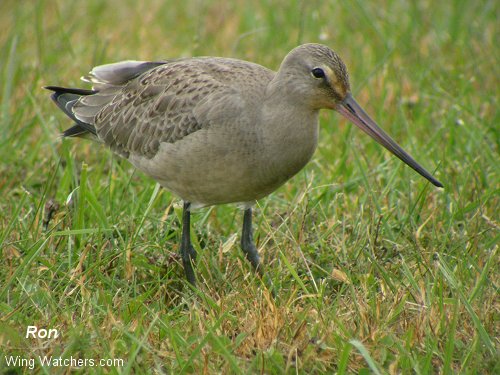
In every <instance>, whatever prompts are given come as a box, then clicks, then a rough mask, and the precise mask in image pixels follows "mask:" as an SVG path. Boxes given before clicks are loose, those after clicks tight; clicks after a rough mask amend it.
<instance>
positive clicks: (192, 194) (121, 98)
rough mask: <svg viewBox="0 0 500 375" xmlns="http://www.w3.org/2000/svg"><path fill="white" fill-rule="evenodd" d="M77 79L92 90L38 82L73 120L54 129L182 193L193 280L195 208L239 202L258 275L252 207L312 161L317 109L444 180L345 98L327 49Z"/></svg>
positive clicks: (181, 62)
mask: <svg viewBox="0 0 500 375" xmlns="http://www.w3.org/2000/svg"><path fill="white" fill-rule="evenodd" d="M82 79H83V80H84V81H87V82H89V83H91V85H92V89H90V90H85V89H75V88H64V87H56V86H47V87H46V88H47V89H49V90H51V91H53V92H54V93H53V94H52V99H53V100H54V101H55V103H56V104H57V105H58V107H59V108H60V109H61V110H62V111H63V112H64V113H65V114H66V115H67V116H69V118H71V119H72V120H73V121H74V125H73V126H72V127H70V128H69V129H67V130H66V131H64V132H63V134H62V135H63V136H64V137H86V138H92V139H94V140H97V141H99V142H101V143H104V144H105V145H107V146H109V147H110V148H111V150H113V151H114V152H115V153H117V154H119V155H121V156H122V157H124V158H126V159H128V160H129V161H130V162H131V163H132V164H133V165H134V166H135V167H136V168H137V169H139V170H141V171H143V172H144V173H145V174H146V175H149V176H151V177H152V178H153V179H155V180H156V181H157V182H159V183H160V184H161V186H163V187H164V188H166V189H167V190H169V191H171V192H173V193H174V194H176V195H177V196H179V197H180V198H181V199H182V200H183V202H184V206H183V222H182V236H181V244H180V254H181V258H182V262H183V267H184V271H185V274H186V278H187V280H188V281H189V282H190V283H191V284H193V285H195V282H196V277H195V273H194V271H193V266H192V263H193V262H194V261H195V257H196V252H195V250H194V248H193V246H192V245H191V238H190V211H191V209H192V208H193V207H195V206H197V207H200V206H211V205H218V204H225V203H242V204H243V207H244V216H243V228H242V234H241V248H242V250H243V252H244V253H245V255H246V257H247V259H248V260H249V261H250V263H251V264H252V266H253V267H254V268H255V269H256V270H257V271H258V272H259V273H262V266H261V263H260V260H259V254H258V251H257V249H256V247H255V244H254V241H253V234H252V206H253V205H254V203H255V202H256V200H258V199H260V198H263V197H265V196H267V195H268V194H270V193H271V192H273V191H274V190H276V189H277V188H278V187H280V186H281V185H282V184H284V183H285V182H286V181H287V180H289V179H290V178H291V177H292V176H294V175H295V174H296V173H297V172H299V171H300V170H301V169H302V168H303V167H304V166H305V165H306V164H307V162H308V161H309V160H310V159H311V157H312V155H313V153H314V151H315V149H316V146H317V143H318V131H319V124H318V112H319V110H320V109H333V110H336V111H337V112H339V113H340V114H342V115H343V116H345V117H346V118H347V119H349V120H350V121H351V122H353V123H354V124H355V125H356V126H358V127H359V128H360V129H361V130H363V131H364V132H366V133H367V134H368V135H370V136H371V137H372V138H374V139H375V140H376V141H377V142H378V143H380V144H381V145H382V146H384V147H385V148H387V149H388V150H389V151H390V152H392V153H393V154H394V155H396V156H397V157H398V158H399V159H401V160H402V161H403V162H405V163H406V164H408V165H409V166H410V167H411V168H413V169H414V170H415V171H417V172H418V173H419V174H420V175H422V176H423V177H425V178H426V179H427V180H429V181H430V182H431V183H432V184H434V185H435V186H437V187H443V185H442V184H441V183H440V182H439V181H438V180H436V179H435V178H434V177H433V176H432V175H431V174H430V173H429V172H427V171H426V170H425V169H424V168H423V167H422V166H420V165H419V164H418V163H417V162H416V161H415V160H414V159H413V158H412V157H411V156H410V155H409V154H408V153H406V152H405V151H404V150H403V149H402V148H401V147H400V146H399V145H398V144H397V143H396V142H395V141H394V140H392V139H391V138H390V137H389V136H388V135H387V134H386V133H385V132H384V131H383V130H382V129H381V128H380V127H378V126H377V124H376V123H375V122H374V121H373V120H372V119H371V118H370V117H369V116H368V115H367V114H366V112H365V111H364V110H363V109H362V108H361V106H360V105H359V104H358V103H357V102H356V101H355V100H354V98H353V96H352V95H351V90H350V84H349V75H348V73H347V68H346V66H345V64H344V62H343V61H342V60H341V58H340V57H339V55H338V54H337V53H335V52H334V51H332V50H331V49H330V48H328V47H327V46H325V45H321V44H304V45H301V46H298V47H296V48H295V49H293V50H292V51H291V52H289V53H288V54H287V55H286V57H285V58H284V60H283V62H282V63H281V66H280V67H279V69H278V71H276V72H275V71H272V70H270V69H268V68H265V67H263V66H261V65H258V64H255V63H252V62H248V61H242V60H237V59H232V58H224V57H193V58H179V59H172V60H165V61H157V62H156V61H122V62H118V63H114V64H108V65H101V66H97V67H95V68H93V69H92V71H91V72H90V73H89V75H88V76H86V77H82Z"/></svg>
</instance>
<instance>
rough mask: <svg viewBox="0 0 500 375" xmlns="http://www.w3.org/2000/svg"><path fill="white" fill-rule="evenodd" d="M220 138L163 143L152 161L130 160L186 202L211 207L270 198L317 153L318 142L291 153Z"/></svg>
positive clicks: (202, 136)
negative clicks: (315, 149)
mask: <svg viewBox="0 0 500 375" xmlns="http://www.w3.org/2000/svg"><path fill="white" fill-rule="evenodd" d="M193 135H194V134H193ZM219 136H220V135H219ZM221 139H224V138H221V137H212V136H211V133H210V132H208V131H205V130H201V131H199V132H197V134H196V136H195V137H193V136H189V137H186V138H185V139H183V140H180V141H178V142H175V143H172V144H169V143H164V144H162V145H161V147H160V149H159V152H158V153H157V155H156V156H155V157H153V158H151V159H146V158H144V157H142V156H139V155H130V156H129V161H130V162H131V163H132V164H133V165H134V166H135V167H137V168H138V169H139V170H141V171H143V172H144V173H146V174H147V175H149V176H151V177H152V178H154V179H155V180H156V181H158V182H159V183H160V184H161V185H162V186H163V187H164V188H166V189H167V190H169V191H171V192H173V193H175V194H176V195H178V196H179V197H181V198H182V199H183V200H186V201H189V202H192V203H194V204H197V205H202V206H208V205H216V204H223V203H234V202H251V201H254V200H256V199H260V198H262V197H264V196H266V195H268V194H270V193H271V192H273V191H274V190H276V189H277V188H278V187H280V186H281V185H282V184H283V183H285V182H286V181H287V180H288V179H290V178H291V177H292V176H293V175H295V174H296V173H297V172H298V171H300V170H301V169H302V168H303V167H304V165H305V164H306V163H307V162H308V161H309V159H310V158H311V156H312V153H313V152H314V148H315V142H313V143H312V144H311V145H309V146H308V147H302V148H303V150H302V151H300V150H297V149H294V150H293V151H292V150H290V148H288V147H286V148H284V149H283V150H280V149H279V147H274V148H269V147H266V145H265V144H263V143H262V142H259V141H258V140H256V139H253V138H251V137H250V138H249V137H246V138H237V137H233V139H231V137H228V139H226V140H225V141H221ZM306 146H307V145H306Z"/></svg>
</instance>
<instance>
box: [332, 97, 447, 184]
mask: <svg viewBox="0 0 500 375" xmlns="http://www.w3.org/2000/svg"><path fill="white" fill-rule="evenodd" d="M336 110H337V112H339V113H340V114H341V115H343V116H344V117H346V118H348V119H349V120H351V121H352V122H353V123H354V125H356V126H357V127H358V128H360V129H361V130H363V131H364V132H365V133H367V134H368V135H369V136H370V137H372V138H373V139H375V140H376V141H377V142H378V143H380V144H381V145H382V146H384V147H385V148H386V149H388V150H389V151H390V152H392V153H393V154H394V155H396V156H397V157H398V158H400V159H401V160H402V161H404V162H405V163H406V164H407V165H409V166H410V167H411V168H413V169H414V170H415V171H417V172H418V173H419V174H420V175H421V176H423V177H425V178H426V179H427V180H429V181H430V182H431V183H432V184H433V185H435V186H437V187H443V184H442V183H441V182H439V181H438V180H436V179H435V178H434V177H433V176H432V175H431V174H430V173H429V172H427V171H426V170H425V169H424V168H423V167H422V166H421V165H420V164H418V163H417V162H416V161H415V159H413V158H412V157H411V156H410V155H409V154H408V153H407V152H406V151H405V150H403V149H402V148H401V147H400V146H399V145H398V144H397V143H396V142H395V141H394V140H393V139H392V138H391V137H389V136H388V135H387V134H386V132H384V131H383V130H382V129H381V128H380V127H379V126H378V125H377V124H376V123H375V121H373V120H372V119H371V118H370V116H368V115H367V113H366V112H365V111H364V110H363V108H361V106H360V105H359V104H358V103H357V102H356V100H354V98H353V97H352V96H351V95H350V94H348V95H347V97H346V98H345V99H344V101H343V102H342V103H341V104H340V105H339V106H338V107H337V108H336Z"/></svg>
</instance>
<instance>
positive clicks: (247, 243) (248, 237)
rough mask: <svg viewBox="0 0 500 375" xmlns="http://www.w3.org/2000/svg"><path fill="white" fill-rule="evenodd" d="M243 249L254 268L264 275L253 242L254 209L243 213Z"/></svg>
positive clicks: (248, 209)
mask: <svg viewBox="0 0 500 375" xmlns="http://www.w3.org/2000/svg"><path fill="white" fill-rule="evenodd" d="M241 249H242V250H243V252H244V253H245V256H246V257H247V259H248V260H249V261H250V263H252V266H253V268H254V269H255V270H256V271H257V272H258V273H259V275H262V265H261V264H260V257H259V253H258V252H257V248H256V247H255V244H254V242H253V231H252V209H251V208H247V209H245V213H244V215H243V230H242V232H241Z"/></svg>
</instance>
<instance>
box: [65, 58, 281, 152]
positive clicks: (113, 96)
mask: <svg viewBox="0 0 500 375" xmlns="http://www.w3.org/2000/svg"><path fill="white" fill-rule="evenodd" d="M106 67H107V68H106V69H107V70H106V72H105V73H106V74H109V71H110V70H111V68H110V66H106ZM111 67H112V66H111ZM129 70H130V69H129ZM242 70H255V73H257V71H258V73H259V74H260V75H261V76H262V77H263V78H262V82H260V83H258V84H260V85H261V86H262V87H261V89H263V88H265V85H266V84H267V82H269V80H271V79H272V77H273V74H274V73H273V72H272V71H270V70H268V69H266V68H264V67H261V66H259V65H256V64H251V63H247V62H244V61H239V60H233V59H222V58H196V59H185V60H177V61H172V62H168V63H165V64H163V65H160V66H157V67H154V68H153V69H150V70H148V71H146V72H144V73H142V74H140V75H139V76H137V77H134V78H132V79H130V80H129V81H127V82H124V83H122V82H120V83H121V84H117V81H119V79H118V78H117V79H116V80H115V81H113V82H109V83H108V84H107V82H103V81H102V77H94V80H95V81H96V82H97V85H98V87H99V89H100V91H99V92H98V93H97V94H95V95H90V96H86V97H82V98H81V100H80V101H79V102H78V103H77V104H76V105H75V106H74V109H73V110H74V113H75V116H76V117H77V118H79V119H81V120H82V121H86V122H88V123H92V124H93V125H94V126H95V128H96V131H97V135H98V137H99V138H100V139H101V140H102V141H103V142H104V143H105V144H107V145H108V146H110V147H111V149H113V150H114V151H115V152H117V153H119V154H120V155H122V156H124V157H128V156H129V154H130V153H134V154H138V155H141V156H144V157H147V158H152V157H154V156H155V155H156V153H157V151H158V149H159V147H160V144H161V143H162V142H167V143H174V142H176V141H178V140H180V139H183V138H184V137H186V136H188V135H189V134H191V133H193V132H195V131H197V130H199V129H202V128H204V127H208V126H210V125H211V123H212V122H213V121H217V118H218V117H219V118H220V116H221V113H224V116H225V117H226V118H227V117H228V116H237V115H238V114H239V113H240V112H241V109H242V108H243V107H244V102H245V100H246V99H247V98H245V97H244V96H243V95H242V93H241V92H240V91H241V90H238V89H237V87H244V86H241V77H249V76H250V77H252V76H255V75H252V74H250V75H248V72H245V73H246V74H240V73H241V72H242ZM263 73H264V74H263ZM128 74H130V72H128ZM96 75H99V72H97V74H96ZM89 80H90V81H91V82H94V80H93V76H92V73H91V76H90V79H89ZM237 81H240V82H239V83H240V85H239V86H238V85H236V84H235V83H236V82H237ZM252 84H253V85H256V83H255V82H254V83H252ZM214 108H218V109H219V111H218V113H214V111H213V109H214ZM220 108H225V111H223V112H221V111H220Z"/></svg>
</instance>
